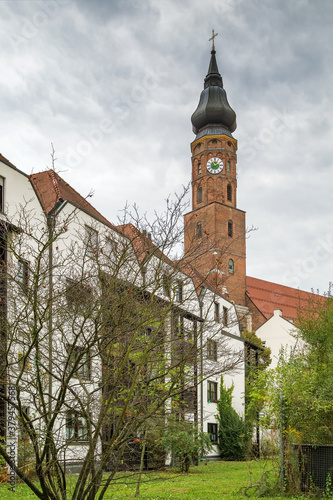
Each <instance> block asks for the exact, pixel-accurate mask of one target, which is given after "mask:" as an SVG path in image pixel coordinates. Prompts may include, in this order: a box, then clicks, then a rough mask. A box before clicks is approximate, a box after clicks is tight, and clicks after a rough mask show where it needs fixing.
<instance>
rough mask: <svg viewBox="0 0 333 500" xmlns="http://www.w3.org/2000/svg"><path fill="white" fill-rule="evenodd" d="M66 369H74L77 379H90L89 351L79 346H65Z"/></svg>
mask: <svg viewBox="0 0 333 500" xmlns="http://www.w3.org/2000/svg"><path fill="white" fill-rule="evenodd" d="M67 354H68V356H69V359H68V368H69V369H73V368H74V369H75V375H77V376H78V377H82V378H86V379H89V378H90V353H89V349H86V348H84V347H81V346H71V345H69V344H68V345H67Z"/></svg>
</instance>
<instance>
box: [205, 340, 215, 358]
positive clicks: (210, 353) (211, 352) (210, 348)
mask: <svg viewBox="0 0 333 500" xmlns="http://www.w3.org/2000/svg"><path fill="white" fill-rule="evenodd" d="M207 358H208V359H210V360H211V361H217V342H216V340H212V339H208V340H207Z"/></svg>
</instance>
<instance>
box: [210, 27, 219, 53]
mask: <svg viewBox="0 0 333 500" xmlns="http://www.w3.org/2000/svg"><path fill="white" fill-rule="evenodd" d="M217 35H218V33H214V30H212V37H211V38H210V39H209V41H212V42H213V45H212V50H215V43H214V38H216V37H217Z"/></svg>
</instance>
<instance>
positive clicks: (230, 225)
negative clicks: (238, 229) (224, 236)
mask: <svg viewBox="0 0 333 500" xmlns="http://www.w3.org/2000/svg"><path fill="white" fill-rule="evenodd" d="M233 234H234V227H233V223H232V220H229V221H228V236H229V237H230V238H232V237H233Z"/></svg>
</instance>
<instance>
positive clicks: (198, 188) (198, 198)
mask: <svg viewBox="0 0 333 500" xmlns="http://www.w3.org/2000/svg"><path fill="white" fill-rule="evenodd" d="M201 202H202V186H198V187H197V203H201Z"/></svg>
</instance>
